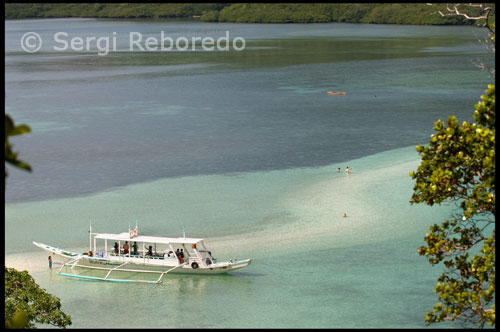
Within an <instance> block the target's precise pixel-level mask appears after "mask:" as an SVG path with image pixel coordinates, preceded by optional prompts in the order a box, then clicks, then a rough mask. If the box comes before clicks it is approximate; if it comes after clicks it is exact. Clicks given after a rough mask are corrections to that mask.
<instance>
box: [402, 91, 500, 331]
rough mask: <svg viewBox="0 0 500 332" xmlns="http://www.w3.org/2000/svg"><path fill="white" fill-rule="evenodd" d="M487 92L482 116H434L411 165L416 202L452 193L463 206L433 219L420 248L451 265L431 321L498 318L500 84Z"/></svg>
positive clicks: (480, 110)
mask: <svg viewBox="0 0 500 332" xmlns="http://www.w3.org/2000/svg"><path fill="white" fill-rule="evenodd" d="M481 99H482V101H480V102H479V103H477V104H476V106H475V109H476V111H475V112H474V120H475V121H476V123H468V122H465V121H464V122H463V123H462V124H461V125H460V124H459V123H458V120H457V119H456V118H455V117H454V116H450V117H449V118H448V121H447V123H446V124H444V123H443V122H441V121H440V120H438V121H437V122H436V123H435V126H434V130H435V131H436V133H435V134H433V135H432V137H431V140H430V143H429V146H425V147H424V146H422V145H419V146H417V151H418V153H419V154H420V157H421V158H422V162H421V164H420V166H419V167H418V170H417V171H416V172H412V173H410V176H411V177H412V179H414V180H416V182H415V185H414V189H413V190H414V192H413V195H412V198H411V201H410V202H411V204H414V203H426V204H428V205H431V206H432V205H433V204H440V203H442V202H449V201H452V202H456V203H457V205H458V206H457V207H458V209H457V210H458V211H460V213H455V215H454V216H453V219H452V220H446V221H445V222H444V223H443V224H442V225H433V226H431V227H430V232H429V233H427V234H426V237H425V242H426V243H427V245H426V246H422V247H420V248H419V249H418V253H419V254H420V255H422V256H426V257H427V259H428V261H429V263H431V264H432V265H436V264H438V263H441V262H442V263H443V264H444V266H445V272H444V273H443V274H441V276H440V277H439V278H438V281H439V282H438V283H437V285H436V287H435V289H434V291H435V292H436V293H438V294H439V296H438V298H439V301H440V302H439V303H437V304H436V306H435V307H434V310H433V311H431V312H428V313H427V315H426V317H425V321H426V322H427V323H428V324H431V323H436V322H442V321H444V320H451V321H455V320H460V321H461V322H463V323H465V324H468V325H471V324H472V325H477V326H479V327H484V325H485V324H489V325H494V324H495V303H494V301H495V296H494V295H495V87H494V86H493V85H489V88H488V89H487V90H486V95H483V96H481ZM481 245H482V247H480V246H481ZM479 247H480V248H479Z"/></svg>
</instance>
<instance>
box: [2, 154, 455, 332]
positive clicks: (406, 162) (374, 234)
mask: <svg viewBox="0 0 500 332" xmlns="http://www.w3.org/2000/svg"><path fill="white" fill-rule="evenodd" d="M417 165H418V160H417V158H416V156H415V152H414V149H413V148H403V149H397V150H392V151H388V152H385V153H381V154H377V155H373V156H369V157H365V158H361V159H357V160H352V161H350V163H349V167H352V168H353V170H352V173H351V174H349V175H346V174H345V173H343V172H342V173H340V174H339V173H337V172H336V169H337V167H343V166H344V164H333V165H330V166H325V167H318V168H299V169H293V170H286V171H269V172H253V173H242V174H234V175H208V176H196V177H183V178H175V179H164V180H158V181H153V182H149V183H143V184H135V185H130V186H127V187H125V188H122V189H119V190H113V191H109V192H102V193H98V194H95V195H91V196H88V197H76V198H65V199H56V200H46V201H39V202H27V203H16V204H9V205H8V209H7V210H6V219H7V220H8V221H9V222H8V224H7V227H6V233H7V234H9V238H8V243H9V251H11V252H12V253H11V254H9V255H7V256H6V264H7V265H8V266H15V267H18V268H27V269H28V270H29V271H30V272H31V273H32V275H33V276H34V277H35V278H36V280H37V282H39V283H40V284H41V285H43V287H45V288H46V289H47V290H48V291H49V292H51V293H53V294H56V295H57V296H59V297H60V298H61V300H62V303H63V308H64V310H65V311H66V312H68V313H70V314H72V318H73V326H74V327H119V326H123V327H167V326H168V327H186V328H187V327H222V328H229V327H235V328H240V327H241V328H242V327H262V328H264V327H318V328H323V327H346V328H349V327H394V328H395V327H422V326H423V321H422V318H423V315H424V314H425V312H426V310H427V309H429V308H430V307H431V306H432V305H433V302H434V296H433V293H432V288H433V286H434V284H435V278H436V274H437V273H438V270H437V269H436V268H434V269H433V268H431V267H430V266H429V265H428V263H427V262H426V261H425V259H423V258H420V257H419V256H418V255H417V252H416V248H417V247H418V246H419V245H422V244H423V241H422V238H423V234H425V233H426V231H427V229H428V226H429V225H431V224H432V223H435V222H439V221H441V220H442V219H443V218H445V217H446V216H447V209H446V208H445V207H443V208H427V207H423V206H412V207H410V206H409V203H408V200H409V195H408V193H409V192H410V191H411V188H412V182H411V179H410V178H409V176H408V172H409V171H411V170H412V169H415V168H416V166H417ZM344 212H345V213H347V218H344V217H343V214H344ZM135 218H137V219H138V220H139V225H140V226H139V227H140V228H139V229H140V232H141V233H142V234H169V235H174V236H177V235H178V236H180V235H181V234H182V225H183V224H184V225H185V229H186V234H187V236H193V237H199V236H201V237H204V238H206V243H207V246H209V248H211V250H212V252H213V253H214V255H215V256H216V257H218V258H219V259H230V258H252V259H253V262H252V264H251V265H250V266H249V267H247V268H245V269H243V270H240V271H236V272H233V273H232V274H231V275H221V276H210V277H207V276H189V277H186V276H176V275H170V276H168V277H167V278H165V282H164V284H162V285H159V286H152V285H143V284H131V285H128V284H127V285H124V284H113V283H104V282H94V281H81V280H72V279H66V278H63V277H60V276H57V275H56V274H55V272H56V269H55V270H51V271H49V270H48V269H47V266H46V257H45V256H46V254H45V253H43V252H39V251H36V250H35V248H32V247H31V246H29V242H30V241H32V240H36V241H41V242H43V243H52V244H54V245H58V246H60V247H65V248H71V249H74V250H77V251H84V250H86V248H87V245H88V237H87V230H88V221H89V220H92V224H93V227H94V228H95V229H96V231H98V232H110V231H114V230H116V231H118V232H120V231H123V230H125V231H126V229H127V227H128V221H130V220H132V223H133V220H134V219H135ZM40 225H44V226H43V227H40ZM31 229H37V232H36V233H33V232H31V231H30V230H31ZM26 246H29V247H28V248H26ZM26 251H28V252H26ZM58 266H59V265H57V264H56V265H55V268H57V267H58ZM124 308H127V309H126V310H131V311H133V312H135V313H141V312H142V313H148V314H147V315H146V314H145V315H123V310H124ZM149 315H154V317H155V318H154V319H151V317H150V316H149ZM89 316H92V317H93V319H92V320H91V321H89V320H88V317H89ZM110 317H119V318H116V319H110ZM188 317H197V318H196V319H194V318H188Z"/></svg>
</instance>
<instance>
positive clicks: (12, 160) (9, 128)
mask: <svg viewBox="0 0 500 332" xmlns="http://www.w3.org/2000/svg"><path fill="white" fill-rule="evenodd" d="M30 131H31V129H30V127H28V126H27V125H25V124H20V125H17V126H16V125H15V124H14V121H13V120H12V119H11V118H10V116H8V115H7V114H5V162H7V163H9V164H11V165H12V166H15V167H18V168H21V169H24V170H26V171H28V172H31V167H30V165H29V164H27V163H25V162H24V161H21V160H19V159H18V158H17V156H18V154H19V153H16V152H14V151H12V145H11V143H10V142H9V137H10V136H16V135H22V134H26V133H29V132H30ZM5 178H6V179H7V167H6V168H5Z"/></svg>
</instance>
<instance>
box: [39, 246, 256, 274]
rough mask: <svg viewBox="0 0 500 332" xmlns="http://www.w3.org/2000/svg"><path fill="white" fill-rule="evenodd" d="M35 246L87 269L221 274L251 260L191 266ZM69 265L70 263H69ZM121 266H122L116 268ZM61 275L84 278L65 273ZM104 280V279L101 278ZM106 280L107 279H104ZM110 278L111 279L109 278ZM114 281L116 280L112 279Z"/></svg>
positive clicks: (247, 263)
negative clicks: (94, 255) (89, 255)
mask: <svg viewBox="0 0 500 332" xmlns="http://www.w3.org/2000/svg"><path fill="white" fill-rule="evenodd" d="M33 244H34V245H36V246H37V247H39V248H41V249H43V250H45V251H46V252H47V253H49V254H52V255H54V256H59V257H62V258H64V259H66V260H68V261H75V266H77V267H83V268H85V267H87V268H89V269H98V270H108V271H109V270H110V269H114V268H117V269H116V270H114V271H116V272H141V273H160V274H161V273H165V272H167V273H176V274H177V273H179V274H181V273H182V274H221V273H228V272H232V271H235V270H238V269H241V268H243V267H246V266H248V265H249V264H250V263H251V262H252V260H251V259H245V260H238V261H235V262H233V261H229V262H220V263H213V264H210V265H208V266H206V267H205V266H200V267H198V268H193V267H192V266H190V265H187V264H185V265H180V264H179V263H178V262H177V260H167V259H165V260H160V259H143V258H132V257H127V256H108V257H88V255H86V254H78V253H75V252H71V251H67V250H63V249H60V248H56V247H52V246H49V245H46V244H43V243H38V242H34V241H33ZM70 265H71V264H70ZM120 266H123V268H118V267H120ZM60 274H61V275H66V276H73V277H80V278H84V276H78V275H73V274H67V273H60ZM86 278H90V279H101V278H97V277H95V278H94V277H86ZM101 280H105V279H101ZM106 280H107V279H106ZM110 280H111V279H110ZM114 281H116V280H114Z"/></svg>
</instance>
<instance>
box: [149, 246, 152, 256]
mask: <svg viewBox="0 0 500 332" xmlns="http://www.w3.org/2000/svg"><path fill="white" fill-rule="evenodd" d="M148 256H153V246H149V248H148Z"/></svg>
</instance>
